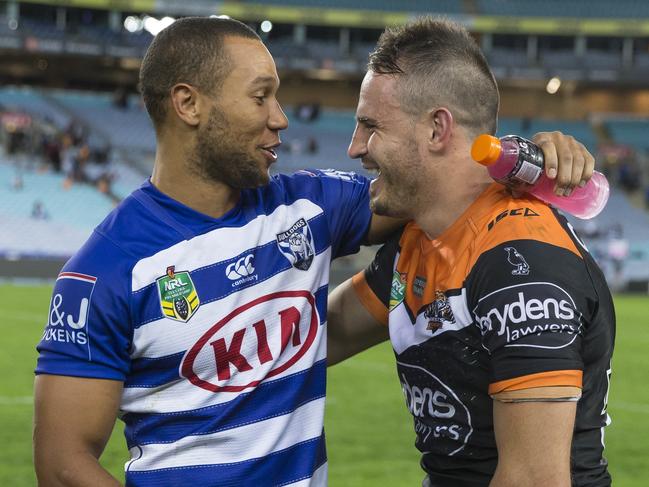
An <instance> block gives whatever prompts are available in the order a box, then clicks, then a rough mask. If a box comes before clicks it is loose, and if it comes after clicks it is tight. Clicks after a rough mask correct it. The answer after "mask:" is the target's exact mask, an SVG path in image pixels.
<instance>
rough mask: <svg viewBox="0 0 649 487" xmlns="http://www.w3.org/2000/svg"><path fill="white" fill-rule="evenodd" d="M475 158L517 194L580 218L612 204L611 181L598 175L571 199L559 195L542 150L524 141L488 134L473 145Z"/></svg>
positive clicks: (589, 216)
mask: <svg viewBox="0 0 649 487" xmlns="http://www.w3.org/2000/svg"><path fill="white" fill-rule="evenodd" d="M471 155H472V157H473V159H474V160H476V161H477V162H479V163H481V164H484V165H485V166H487V169H488V171H489V174H490V175H491V177H492V178H494V179H495V180H496V181H498V182H500V183H502V184H505V185H507V186H508V187H510V188H512V189H513V190H516V191H523V192H528V193H530V194H532V195H534V196H536V197H537V198H539V199H540V200H543V201H545V202H546V203H550V204H552V205H553V206H556V207H557V208H560V209H562V210H565V211H567V212H568V213H571V214H573V215H575V216H576V217H579V218H584V219H588V218H593V217H594V216H596V215H598V214H599V213H600V212H601V211H602V209H603V208H604V206H605V205H606V202H607V201H608V196H609V186H608V181H606V178H605V177H604V175H603V174H601V173H599V172H597V171H595V172H594V173H593V176H592V177H591V179H590V180H589V181H588V183H587V184H586V185H585V186H583V187H582V186H579V187H576V188H575V189H574V190H573V191H572V192H571V193H569V196H568V195H566V196H558V195H557V194H555V192H554V186H555V182H554V180H552V179H549V178H548V177H547V176H546V175H545V174H544V156H543V152H542V150H541V149H540V147H539V146H537V145H536V144H534V143H533V142H531V141H529V140H527V139H524V138H522V137H518V136H516V135H508V136H505V137H502V138H501V139H498V138H497V137H494V136H492V135H488V134H483V135H480V136H479V137H478V138H476V140H475V142H474V143H473V147H472V149H471Z"/></svg>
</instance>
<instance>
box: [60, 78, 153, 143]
mask: <svg viewBox="0 0 649 487" xmlns="http://www.w3.org/2000/svg"><path fill="white" fill-rule="evenodd" d="M49 96H50V97H51V98H52V99H53V100H55V101H56V102H58V103H59V104H60V105H61V106H62V107H63V108H64V109H65V110H68V111H69V113H71V114H72V115H74V117H75V118H77V119H79V120H81V121H83V122H84V123H85V124H86V125H87V126H88V127H90V128H91V129H92V130H93V131H94V132H95V133H96V134H99V135H100V136H101V137H102V138H103V139H104V140H107V141H108V142H109V143H110V144H111V145H112V146H113V147H117V148H123V149H139V150H149V151H153V150H154V149H155V133H154V131H153V127H152V125H151V122H150V120H149V118H148V116H147V114H146V112H145V110H144V109H143V108H142V106H141V104H140V101H139V97H131V98H130V100H129V102H130V103H129V107H128V108H125V109H121V108H117V107H116V106H115V105H114V103H113V97H112V95H110V94H100V93H90V92H88V93H85V92H74V91H53V92H50V94H49Z"/></svg>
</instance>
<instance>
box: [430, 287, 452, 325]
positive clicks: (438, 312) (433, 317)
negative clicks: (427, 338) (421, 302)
mask: <svg viewBox="0 0 649 487" xmlns="http://www.w3.org/2000/svg"><path fill="white" fill-rule="evenodd" d="M424 318H426V319H427V320H428V326H427V327H426V329H427V330H431V331H433V332H435V331H437V330H439V329H440V328H441V327H442V326H443V325H444V322H445V321H446V322H448V323H455V316H453V309H451V303H449V302H448V298H447V297H446V294H444V293H443V292H442V291H435V301H433V302H432V303H430V304H429V305H428V306H426V309H425V310H424Z"/></svg>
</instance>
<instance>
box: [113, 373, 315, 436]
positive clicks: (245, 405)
mask: <svg viewBox="0 0 649 487" xmlns="http://www.w3.org/2000/svg"><path fill="white" fill-rule="evenodd" d="M326 380H327V364H326V360H321V361H319V362H316V363H315V364H314V365H313V366H312V367H311V368H310V369H307V370H304V371H301V372H298V373H296V374H293V375H290V376H287V377H282V378H280V379H277V380H273V381H269V382H263V383H262V384H260V385H259V386H257V388H256V389H255V390H253V391H251V392H247V393H243V394H240V395H239V396H237V397H236V399H233V400H232V401H228V402H226V403H222V404H217V405H214V406H209V407H205V408H201V409H195V410H190V411H182V412H174V413H166V414H139V413H138V414H134V413H130V414H126V415H125V416H124V417H123V418H122V420H123V421H124V423H126V428H125V430H124V435H125V436H126V442H127V444H128V447H129V448H132V447H133V446H136V445H145V444H147V443H169V442H173V441H177V440H180V439H181V438H184V437H186V436H190V435H206V434H210V433H216V432H217V431H223V430H227V429H232V428H236V427H238V426H242V425H244V424H249V423H253V422H257V421H263V420H264V419H268V418H271V417H276V416H281V415H284V414H287V413H290V412H291V411H294V410H295V409H297V408H298V407H299V406H301V405H303V404H306V403H308V402H310V401H313V400H315V399H318V398H321V397H324V395H325V389H326Z"/></svg>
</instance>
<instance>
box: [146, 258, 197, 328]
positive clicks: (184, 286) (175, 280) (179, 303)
mask: <svg viewBox="0 0 649 487" xmlns="http://www.w3.org/2000/svg"><path fill="white" fill-rule="evenodd" d="M175 267H176V266H173V265H172V266H169V267H167V275H166V276H163V277H159V278H158V279H156V282H157V283H158V294H159V295H160V308H161V309H162V313H163V314H164V315H165V316H166V317H167V318H171V319H172V320H176V321H182V322H184V323H186V322H187V321H189V319H190V318H191V317H192V316H193V315H194V313H195V312H196V310H197V309H198V306H199V305H200V304H201V301H200V299H198V294H197V293H196V288H195V287H194V282H193V281H192V278H191V276H190V275H189V272H187V271H182V272H176V271H175Z"/></svg>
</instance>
